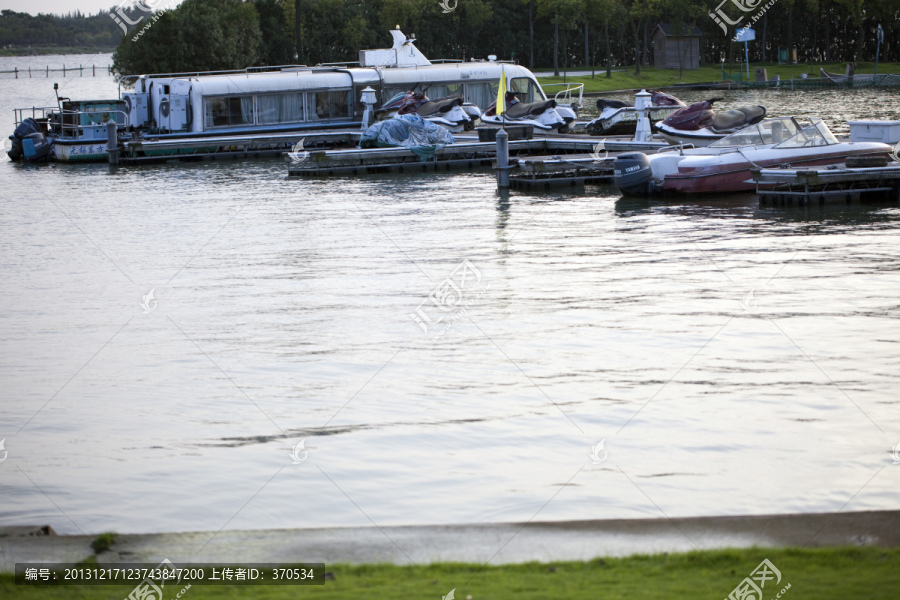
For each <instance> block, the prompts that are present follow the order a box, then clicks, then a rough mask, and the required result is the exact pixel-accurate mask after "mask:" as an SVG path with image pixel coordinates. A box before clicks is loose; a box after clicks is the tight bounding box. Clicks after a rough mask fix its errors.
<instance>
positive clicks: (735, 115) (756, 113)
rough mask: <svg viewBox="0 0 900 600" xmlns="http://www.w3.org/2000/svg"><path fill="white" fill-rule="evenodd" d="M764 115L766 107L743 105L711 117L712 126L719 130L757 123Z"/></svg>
mask: <svg viewBox="0 0 900 600" xmlns="http://www.w3.org/2000/svg"><path fill="white" fill-rule="evenodd" d="M765 116H766V109H765V108H764V107H762V106H743V107H741V108H738V109H732V110H723V111H719V112H717V113H716V116H715V117H713V127H715V128H716V129H718V130H719V131H723V130H726V129H735V128H737V127H743V126H745V125H753V124H754V123H759V122H760V121H762V120H763V118H764V117H765Z"/></svg>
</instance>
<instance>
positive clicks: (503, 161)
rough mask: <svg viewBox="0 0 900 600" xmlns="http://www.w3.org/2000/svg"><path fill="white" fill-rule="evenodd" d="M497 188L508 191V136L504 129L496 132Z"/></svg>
mask: <svg viewBox="0 0 900 600" xmlns="http://www.w3.org/2000/svg"><path fill="white" fill-rule="evenodd" d="M497 187H498V188H499V189H501V190H504V189H506V190H508V189H509V135H508V134H507V133H506V130H505V129H501V130H500V131H498V132H497Z"/></svg>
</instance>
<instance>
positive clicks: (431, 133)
mask: <svg viewBox="0 0 900 600" xmlns="http://www.w3.org/2000/svg"><path fill="white" fill-rule="evenodd" d="M452 143H453V136H452V135H450V132H449V131H447V130H446V129H444V128H443V127H441V126H440V125H435V124H434V123H430V122H428V121H426V120H425V119H423V118H422V117H420V116H419V115H397V116H396V117H394V118H393V119H387V120H385V121H379V122H377V123H375V124H374V125H372V126H371V127H369V128H368V129H366V131H365V132H364V133H363V134H362V136H361V137H360V138H359V147H360V148H388V147H397V146H399V147H402V148H409V149H410V150H412V151H413V152H414V153H415V154H416V156H418V157H419V159H420V160H421V161H422V162H425V161H427V160H431V159H432V158H434V152H435V150H437V149H438V148H443V147H444V146H446V145H447V144H452Z"/></svg>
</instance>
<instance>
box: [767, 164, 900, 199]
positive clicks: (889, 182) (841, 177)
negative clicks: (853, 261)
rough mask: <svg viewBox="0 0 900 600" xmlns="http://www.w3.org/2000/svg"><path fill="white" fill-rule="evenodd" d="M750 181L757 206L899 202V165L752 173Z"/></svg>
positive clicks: (833, 167)
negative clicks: (872, 201)
mask: <svg viewBox="0 0 900 600" xmlns="http://www.w3.org/2000/svg"><path fill="white" fill-rule="evenodd" d="M753 181H754V182H755V183H756V194H757V196H759V203H760V206H766V205H771V206H791V205H793V204H799V205H803V204H812V203H818V204H822V205H824V204H850V203H853V202H859V201H861V200H881V201H892V202H898V201H900V162H892V163H889V164H888V166H886V167H867V168H847V167H844V166H841V165H838V166H834V165H832V166H831V167H821V168H816V169H755V170H754V171H753Z"/></svg>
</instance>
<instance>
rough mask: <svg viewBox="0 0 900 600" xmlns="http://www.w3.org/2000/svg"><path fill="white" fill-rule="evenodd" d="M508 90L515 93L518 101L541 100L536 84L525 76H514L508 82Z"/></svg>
mask: <svg viewBox="0 0 900 600" xmlns="http://www.w3.org/2000/svg"><path fill="white" fill-rule="evenodd" d="M509 91H511V92H515V93H516V98H518V99H519V102H525V103H528V102H537V101H538V100H541V95H540V92H538V91H537V86H536V85H534V82H533V81H531V80H530V79H528V78H527V77H516V78H514V79H513V80H512V81H510V82H509Z"/></svg>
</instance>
